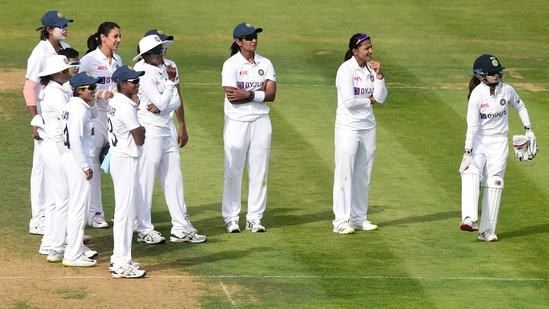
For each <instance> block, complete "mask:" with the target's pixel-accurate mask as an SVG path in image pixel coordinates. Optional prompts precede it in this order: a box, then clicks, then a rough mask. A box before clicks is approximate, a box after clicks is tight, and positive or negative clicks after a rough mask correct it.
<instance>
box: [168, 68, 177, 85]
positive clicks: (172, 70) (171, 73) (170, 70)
mask: <svg viewBox="0 0 549 309" xmlns="http://www.w3.org/2000/svg"><path fill="white" fill-rule="evenodd" d="M166 72H167V73H168V79H169V80H171V81H172V82H175V77H176V75H177V71H176V70H175V67H173V66H172V65H171V64H169V65H168V66H166Z"/></svg>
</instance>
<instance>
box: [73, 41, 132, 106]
mask: <svg viewBox="0 0 549 309" xmlns="http://www.w3.org/2000/svg"><path fill="white" fill-rule="evenodd" d="M112 60H113V61H112V63H109V59H108V58H107V56H105V54H103V52H102V51H101V50H100V49H99V47H98V48H97V49H96V50H94V51H91V52H89V53H88V54H86V55H84V57H82V59H80V70H79V72H89V73H90V74H91V76H93V77H95V78H99V79H100V81H98V82H97V93H99V92H100V91H104V90H109V91H114V90H115V89H116V83H115V82H113V81H112V73H113V72H114V71H116V69H118V68H119V67H121V66H122V58H120V56H119V55H118V54H116V53H114V52H113V55H112ZM95 103H96V104H97V108H98V110H99V111H105V110H107V105H108V100H106V99H96V100H95Z"/></svg>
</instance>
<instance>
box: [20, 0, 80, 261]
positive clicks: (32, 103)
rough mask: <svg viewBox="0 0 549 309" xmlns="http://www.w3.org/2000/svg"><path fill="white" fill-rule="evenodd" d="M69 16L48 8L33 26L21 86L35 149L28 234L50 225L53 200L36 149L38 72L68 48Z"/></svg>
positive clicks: (40, 232)
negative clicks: (35, 38)
mask: <svg viewBox="0 0 549 309" xmlns="http://www.w3.org/2000/svg"><path fill="white" fill-rule="evenodd" d="M72 21H73V20H72V19H67V18H65V16H64V15H63V14H62V13H61V12H59V11H48V12H46V13H45V14H44V15H43V16H42V18H41V23H42V26H41V27H39V28H38V29H36V30H37V31H40V42H38V44H37V45H36V46H35V47H34V49H33V50H32V53H31V55H30V56H29V58H28V60H27V74H26V76H25V78H26V80H25V86H24V88H23V95H24V97H25V102H26V104H27V108H28V110H29V114H30V117H31V119H32V120H33V122H32V123H31V125H33V135H32V136H33V138H34V152H33V158H32V170H31V176H30V195H31V196H30V199H31V213H32V216H31V219H30V222H29V233H30V234H38V235H43V234H44V230H45V229H46V226H48V228H49V227H50V226H51V217H50V218H48V219H47V221H48V222H49V223H46V215H45V212H46V207H47V205H49V207H53V201H52V200H51V198H50V199H49V200H48V199H47V197H46V195H47V194H46V192H45V184H44V161H43V159H42V158H41V157H40V155H39V152H40V150H39V148H40V144H41V140H42V137H41V136H40V133H43V131H42V129H40V130H39V127H38V126H37V125H40V126H43V123H44V122H43V120H42V118H41V117H40V114H41V108H40V92H41V90H42V86H41V85H40V77H39V76H38V73H40V72H42V71H43V70H44V69H45V67H46V59H47V58H49V57H51V56H55V55H57V52H58V51H59V50H62V49H64V48H68V47H70V45H69V44H67V43H65V42H64V40H66V39H67V35H68V24H69V23H70V22H72ZM47 242H48V240H47V239H46V240H45V241H44V242H43V246H42V247H41V249H40V253H41V254H48V253H49V248H48V244H47Z"/></svg>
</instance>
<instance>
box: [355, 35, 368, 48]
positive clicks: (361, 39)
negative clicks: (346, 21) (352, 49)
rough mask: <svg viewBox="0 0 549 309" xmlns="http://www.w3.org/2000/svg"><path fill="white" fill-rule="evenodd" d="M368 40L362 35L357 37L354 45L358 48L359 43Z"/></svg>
mask: <svg viewBox="0 0 549 309" xmlns="http://www.w3.org/2000/svg"><path fill="white" fill-rule="evenodd" d="M369 38H370V36H369V35H367V34H365V33H363V34H361V35H359V36H358V38H357V40H356V44H355V46H358V44H360V42H362V41H364V40H368V39H369Z"/></svg>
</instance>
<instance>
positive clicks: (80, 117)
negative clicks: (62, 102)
mask: <svg viewBox="0 0 549 309" xmlns="http://www.w3.org/2000/svg"><path fill="white" fill-rule="evenodd" d="M66 107H67V109H66V111H65V113H64V114H63V122H64V128H65V130H64V131H65V151H67V152H72V154H73V156H74V159H75V160H76V163H77V164H78V166H80V168H82V170H86V169H88V168H90V166H89V165H88V162H87V161H86V157H89V158H93V157H94V156H95V141H94V136H93V133H94V129H93V121H92V114H91V107H90V106H89V105H88V104H87V103H86V102H84V100H82V99H81V98H79V97H71V98H70V100H69V103H67V105H66Z"/></svg>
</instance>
